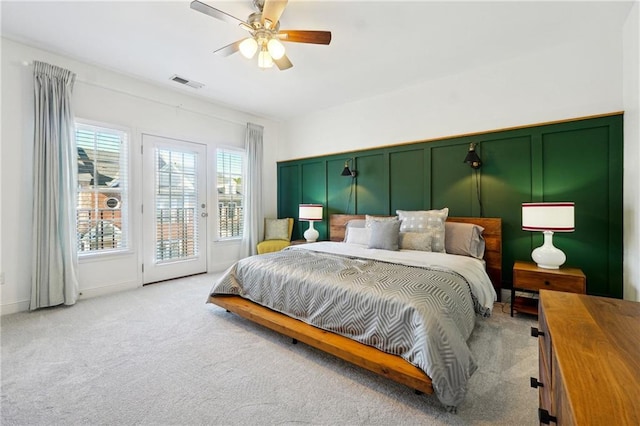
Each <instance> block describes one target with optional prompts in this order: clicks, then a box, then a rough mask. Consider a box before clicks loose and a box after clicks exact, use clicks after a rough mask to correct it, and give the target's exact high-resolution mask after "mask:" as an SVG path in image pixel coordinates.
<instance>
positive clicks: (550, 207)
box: [522, 202, 575, 232]
mask: <svg viewBox="0 0 640 426" xmlns="http://www.w3.org/2000/svg"><path fill="white" fill-rule="evenodd" d="M573 210H574V203H571V202H561V203H522V230H523V231H553V232H573V231H574V229H575V225H574V213H573Z"/></svg>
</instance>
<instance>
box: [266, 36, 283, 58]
mask: <svg viewBox="0 0 640 426" xmlns="http://www.w3.org/2000/svg"><path fill="white" fill-rule="evenodd" d="M267 49H268V50H269V55H271V57H272V58H273V59H275V60H276V61H277V60H278V59H280V58H282V57H283V56H284V45H283V44H282V43H280V40H278V39H277V38H272V39H271V40H269V42H268V43H267Z"/></svg>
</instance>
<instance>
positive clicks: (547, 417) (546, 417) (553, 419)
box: [538, 408, 558, 425]
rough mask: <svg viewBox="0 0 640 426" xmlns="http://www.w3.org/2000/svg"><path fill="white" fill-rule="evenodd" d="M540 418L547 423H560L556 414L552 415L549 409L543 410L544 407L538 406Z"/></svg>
mask: <svg viewBox="0 0 640 426" xmlns="http://www.w3.org/2000/svg"><path fill="white" fill-rule="evenodd" d="M538 420H540V423H544V424H545V425H548V424H549V423H550V422H554V423H558V419H557V418H556V417H555V416H552V415H551V414H549V412H548V411H547V410H543V409H542V408H538Z"/></svg>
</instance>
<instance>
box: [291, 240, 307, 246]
mask: <svg viewBox="0 0 640 426" xmlns="http://www.w3.org/2000/svg"><path fill="white" fill-rule="evenodd" d="M298 244H307V240H293V241H291V245H292V246H296V245H298Z"/></svg>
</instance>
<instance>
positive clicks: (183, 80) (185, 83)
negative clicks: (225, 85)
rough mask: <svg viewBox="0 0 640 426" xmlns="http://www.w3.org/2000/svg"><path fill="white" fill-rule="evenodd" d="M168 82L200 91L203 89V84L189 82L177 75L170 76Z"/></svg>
mask: <svg viewBox="0 0 640 426" xmlns="http://www.w3.org/2000/svg"><path fill="white" fill-rule="evenodd" d="M169 80H172V81H175V82H176V83H180V84H184V85H185V86H189V87H193V88H194V89H200V88H201V87H204V84H202V83H198V82H197V81H193V80H189V79H187V78H184V77H180V76H179V75H176V74H174V75H172V76H171V78H170V79H169Z"/></svg>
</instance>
